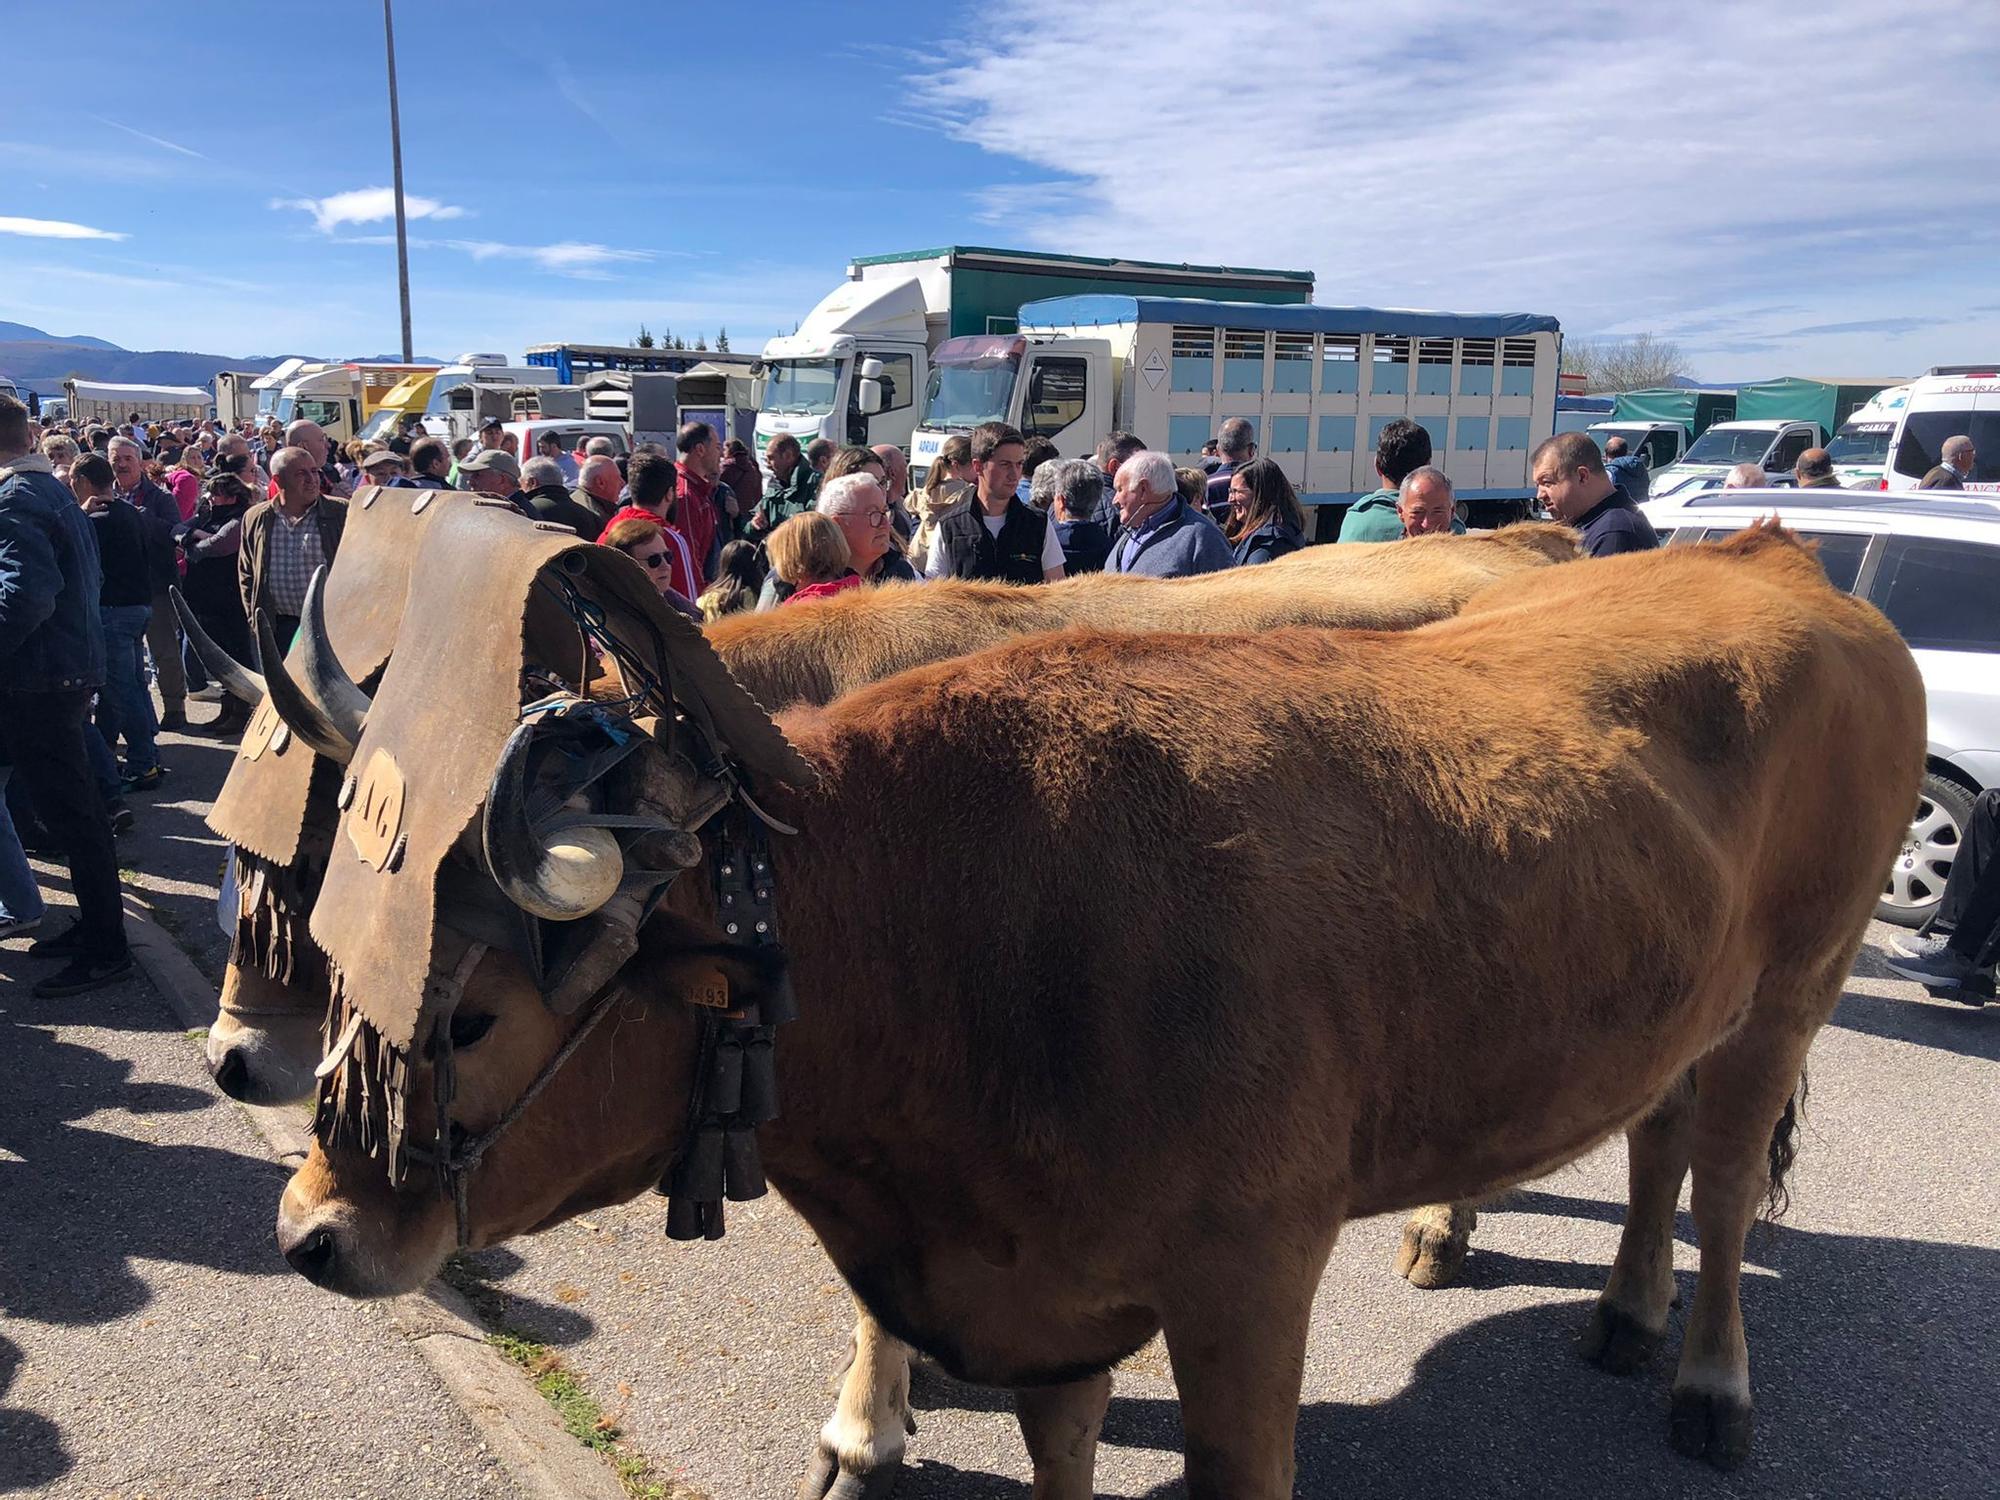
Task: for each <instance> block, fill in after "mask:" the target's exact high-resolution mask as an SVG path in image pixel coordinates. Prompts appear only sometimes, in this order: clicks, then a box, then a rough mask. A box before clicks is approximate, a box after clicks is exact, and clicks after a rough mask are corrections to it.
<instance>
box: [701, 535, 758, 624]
mask: <svg viewBox="0 0 2000 1500" xmlns="http://www.w3.org/2000/svg"><path fill="white" fill-rule="evenodd" d="M757 551H758V549H757V544H756V543H755V542H747V541H734V542H730V543H728V544H727V545H726V546H724V547H723V549H722V556H721V558H720V559H719V560H718V561H717V562H716V565H715V582H713V583H711V584H710V585H709V586H708V587H707V588H706V589H704V590H702V595H701V597H700V598H699V599H697V600H695V603H696V604H698V605H700V606H701V618H702V621H703V623H704V624H710V625H712V624H714V623H715V622H716V621H717V620H719V619H721V618H722V617H723V616H724V615H733V614H735V613H736V612H737V611H738V610H750V609H755V608H756V607H757V592H758V590H759V589H761V588H763V587H764V564H763V562H762V561H761V560H759V558H758V556H757Z"/></svg>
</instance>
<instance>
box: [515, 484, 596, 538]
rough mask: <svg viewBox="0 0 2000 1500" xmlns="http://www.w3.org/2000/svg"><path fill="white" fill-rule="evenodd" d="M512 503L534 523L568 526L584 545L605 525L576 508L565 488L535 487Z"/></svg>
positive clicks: (551, 486)
mask: <svg viewBox="0 0 2000 1500" xmlns="http://www.w3.org/2000/svg"><path fill="white" fill-rule="evenodd" d="M514 503H515V504H516V505H518V506H520V508H521V510H522V512H523V514H525V515H527V516H529V517H531V518H533V519H534V520H537V521H548V522H551V523H553V524H554V525H557V526H567V527H568V528H569V529H570V530H571V531H574V532H575V533H576V534H577V535H578V536H580V537H582V538H583V539H584V540H585V541H586V542H594V541H596V540H597V538H598V535H599V533H601V532H602V531H603V530H604V523H603V522H602V521H600V520H598V519H597V513H596V512H595V511H590V510H585V509H584V508H583V507H582V506H581V505H578V504H577V503H576V501H574V500H573V499H571V498H570V493H569V489H568V487H567V486H564V485H560V484H544V485H538V486H537V487H536V488H534V489H532V490H528V491H526V492H525V493H523V494H520V495H516V496H515V497H514Z"/></svg>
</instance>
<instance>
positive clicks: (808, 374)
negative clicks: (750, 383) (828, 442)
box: [764, 359, 840, 417]
mask: <svg viewBox="0 0 2000 1500" xmlns="http://www.w3.org/2000/svg"><path fill="white" fill-rule="evenodd" d="M839 386H840V361H839V360H836V359H781V360H776V361H773V362H771V363H768V364H766V365H765V366H764V410H765V411H767V412H770V413H772V414H773V415H775V416H785V417H823V416H825V415H826V414H827V413H828V412H830V411H832V410H833V395H834V392H835V391H836V390H837V389H838V388H839Z"/></svg>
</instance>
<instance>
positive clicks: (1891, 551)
mask: <svg viewBox="0 0 2000 1500" xmlns="http://www.w3.org/2000/svg"><path fill="white" fill-rule="evenodd" d="M1869 593H1870V594H1871V596H1872V597H1873V600H1874V603H1875V605H1876V607H1877V608H1878V609H1880V610H1881V611H1882V613H1883V614H1885V615H1887V616H1888V617H1889V623H1890V624H1891V625H1894V626H1895V627H1896V629H1897V631H1898V632H1900V633H1901V635H1902V637H1903V639H1904V641H1906V642H1907V643H1908V644H1909V646H1910V649H1911V650H1913V651H1988V652H1994V653H2000V609H1996V608H1995V607H1994V601H1995V600H1996V599H2000V547H1989V546H1986V545H1983V544H1981V543H1979V542H1943V541H1933V540H1931V539H1929V538H1925V537H1891V538H1890V539H1889V542H1888V545H1887V547H1886V548H1884V550H1883V553H1882V565H1881V567H1880V568H1878V569H1877V570H1876V573H1875V582H1874V584H1873V586H1872V587H1871V588H1870V590H1869Z"/></svg>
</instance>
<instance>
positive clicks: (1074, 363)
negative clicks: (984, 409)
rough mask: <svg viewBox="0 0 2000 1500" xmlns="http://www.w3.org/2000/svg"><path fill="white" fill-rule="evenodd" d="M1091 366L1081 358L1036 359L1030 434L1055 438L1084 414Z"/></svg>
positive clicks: (1030, 388)
mask: <svg viewBox="0 0 2000 1500" xmlns="http://www.w3.org/2000/svg"><path fill="white" fill-rule="evenodd" d="M1089 369H1090V367H1089V365H1087V364H1086V363H1085V362H1084V361H1083V360H1080V359H1038V360H1036V361H1035V368H1034V373H1033V374H1032V375H1031V376H1030V377H1029V382H1028V430H1027V435H1028V436H1029V437H1034V436H1036V435H1037V434H1040V435H1041V436H1044V437H1053V436H1054V435H1055V434H1056V433H1058V432H1061V431H1062V430H1063V429H1064V428H1065V427H1067V426H1069V424H1070V423H1072V422H1074V421H1075V420H1076V419H1077V418H1078V417H1080V416H1082V415H1083V407H1084V395H1085V392H1086V390H1087V389H1088V384H1087V382H1088V379H1089V375H1088V372H1089Z"/></svg>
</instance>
